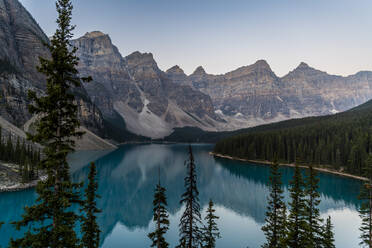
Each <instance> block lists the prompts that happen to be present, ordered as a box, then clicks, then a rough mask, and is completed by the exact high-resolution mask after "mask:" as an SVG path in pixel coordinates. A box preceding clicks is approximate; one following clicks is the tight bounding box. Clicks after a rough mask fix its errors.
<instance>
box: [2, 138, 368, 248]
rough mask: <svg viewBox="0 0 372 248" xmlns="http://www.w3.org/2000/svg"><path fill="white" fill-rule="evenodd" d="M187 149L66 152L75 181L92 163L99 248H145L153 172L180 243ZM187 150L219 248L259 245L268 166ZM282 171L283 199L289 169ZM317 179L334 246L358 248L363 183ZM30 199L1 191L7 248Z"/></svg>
mask: <svg viewBox="0 0 372 248" xmlns="http://www.w3.org/2000/svg"><path fill="white" fill-rule="evenodd" d="M187 148H188V145H187V144H127V145H123V146H121V147H119V148H118V149H117V150H115V151H111V152H109V151H106V152H103V151H81V152H76V153H74V154H72V155H71V156H70V158H69V161H70V165H71V175H72V178H73V180H74V181H75V182H81V181H86V180H87V176H88V172H89V162H90V161H95V162H96V165H97V170H98V176H97V179H98V184H99V189H98V194H99V195H100V196H101V198H100V199H98V207H99V208H100V209H101V210H102V213H100V214H99V217H98V223H99V225H100V228H101V231H102V233H101V244H102V247H105V248H106V247H107V248H119V247H120V248H121V247H129V248H144V247H150V244H151V243H150V240H149V238H148V237H147V234H148V233H149V232H151V231H152V230H153V229H154V223H153V221H152V214H153V206H152V201H153V195H154V189H155V185H156V184H157V183H158V180H159V176H158V175H159V171H160V180H161V184H162V185H163V186H164V187H165V188H166V189H167V191H166V195H167V200H168V211H169V219H170V223H171V224H170V229H169V231H168V233H167V234H166V238H167V241H168V242H169V243H170V247H175V246H176V245H177V244H178V225H179V220H180V217H181V215H182V213H183V210H184V207H183V206H181V205H180V203H179V202H180V199H181V195H182V194H183V192H184V177H185V174H186V167H185V160H186V159H187V155H188V154H187ZM192 148H193V152H194V156H195V162H196V166H197V186H198V189H199V193H200V194H199V199H200V205H201V209H202V217H203V218H204V216H205V211H206V208H207V205H208V202H209V200H210V199H212V200H213V202H214V203H215V208H216V215H218V216H219V217H220V218H219V220H218V221H217V223H218V226H219V229H220V233H221V236H222V238H221V239H219V240H218V241H217V247H219V248H247V247H249V248H258V247H260V246H261V245H262V244H263V243H264V241H265V237H264V234H263V232H262V231H261V227H262V225H263V224H264V222H265V212H266V205H267V197H268V194H269V187H268V178H269V175H270V168H269V166H266V165H257V164H249V163H244V162H239V161H232V160H227V159H222V158H214V157H213V156H211V155H210V154H209V152H210V151H212V150H213V145H208V144H193V145H192ZM159 168H160V169H159ZM280 170H281V172H282V181H283V186H284V194H285V200H286V201H288V200H289V192H288V184H289V181H290V180H291V178H292V175H293V168H290V167H281V169H280ZM318 177H319V178H320V182H319V193H320V195H321V203H320V205H319V209H320V212H321V216H322V217H323V218H324V219H326V218H327V217H328V216H329V215H330V216H331V218H332V223H333V225H334V232H335V240H336V241H335V245H336V247H337V248H353V247H358V244H359V242H360V240H359V226H360V223H361V220H360V217H359V215H358V211H357V209H358V207H359V204H360V202H359V200H358V199H357V196H358V193H359V189H360V187H361V182H360V181H358V180H355V179H350V178H345V177H340V176H336V175H332V174H325V173H319V174H318ZM35 199H36V194H35V191H34V189H29V190H25V191H20V192H6V193H0V221H4V222H5V225H3V227H2V228H1V230H0V246H1V247H7V245H8V243H9V240H10V238H11V237H19V236H20V235H21V234H22V233H21V232H18V231H16V230H15V229H14V227H13V226H12V225H11V224H10V223H9V222H11V221H14V220H19V219H20V218H21V216H22V213H23V207H24V206H30V205H32V204H33V203H34V201H35ZM76 211H78V210H76ZM23 231H24V230H23Z"/></svg>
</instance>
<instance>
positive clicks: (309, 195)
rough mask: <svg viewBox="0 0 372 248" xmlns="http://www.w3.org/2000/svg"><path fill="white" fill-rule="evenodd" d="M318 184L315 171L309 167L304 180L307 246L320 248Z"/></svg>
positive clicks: (320, 230)
mask: <svg viewBox="0 0 372 248" xmlns="http://www.w3.org/2000/svg"><path fill="white" fill-rule="evenodd" d="M318 183H319V179H318V178H317V173H316V170H314V168H313V167H312V166H309V169H308V170H307V178H306V189H305V194H306V201H305V214H306V222H307V227H308V230H307V246H308V247H321V244H322V235H323V230H322V225H323V220H322V219H321V218H320V214H319V209H318V205H319V203H320V199H319V198H320V195H319V193H318Z"/></svg>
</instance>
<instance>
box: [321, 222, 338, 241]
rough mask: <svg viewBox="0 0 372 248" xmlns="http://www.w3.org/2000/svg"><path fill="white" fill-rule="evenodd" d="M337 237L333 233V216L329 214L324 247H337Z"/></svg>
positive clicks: (325, 227)
mask: <svg viewBox="0 0 372 248" xmlns="http://www.w3.org/2000/svg"><path fill="white" fill-rule="evenodd" d="M334 242H335V239H334V234H333V225H332V223H331V216H328V218H327V221H326V224H325V226H324V235H323V246H322V248H335V247H336V246H335V245H334Z"/></svg>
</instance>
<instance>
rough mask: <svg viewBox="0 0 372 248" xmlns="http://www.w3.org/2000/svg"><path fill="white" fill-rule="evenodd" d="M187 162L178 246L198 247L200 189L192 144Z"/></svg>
mask: <svg viewBox="0 0 372 248" xmlns="http://www.w3.org/2000/svg"><path fill="white" fill-rule="evenodd" d="M185 164H186V167H187V175H186V177H185V188H186V192H185V193H184V194H183V195H182V199H181V201H180V204H185V208H186V209H185V212H184V213H183V214H182V217H181V220H180V225H179V226H180V240H179V242H180V243H179V245H178V246H177V247H179V248H197V247H199V246H200V245H201V242H202V232H201V228H200V225H201V215H200V204H199V191H198V188H197V185H196V165H195V161H194V155H193V154H192V148H191V145H190V146H189V159H188V160H187V161H186V162H185Z"/></svg>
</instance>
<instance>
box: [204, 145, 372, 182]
mask: <svg viewBox="0 0 372 248" xmlns="http://www.w3.org/2000/svg"><path fill="white" fill-rule="evenodd" d="M209 154H210V155H212V156H214V157H218V158H225V159H230V160H235V161H241V162H249V163H254V164H260V165H271V164H272V162H270V161H262V160H250V159H244V158H238V157H231V156H228V155H223V154H219V153H214V152H210V153H209ZM279 165H280V166H287V167H292V168H293V167H295V164H285V163H279ZM298 167H300V168H304V169H307V168H309V166H306V165H298ZM313 168H314V170H317V171H319V172H322V173H328V174H333V175H336V176H341V177H347V178H352V179H356V180H359V181H368V178H366V177H361V176H356V175H353V174H349V173H345V172H340V171H336V170H331V169H326V168H319V167H316V166H314V167H313Z"/></svg>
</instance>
